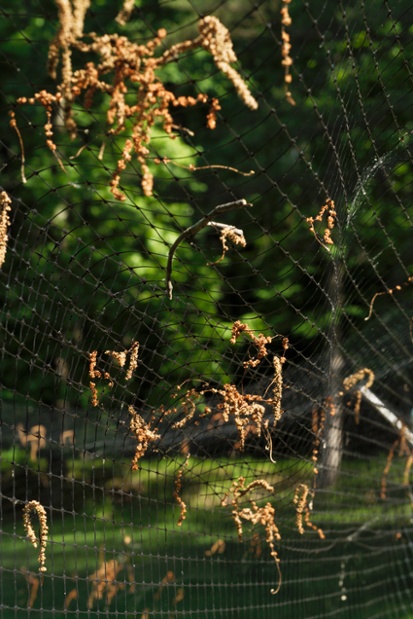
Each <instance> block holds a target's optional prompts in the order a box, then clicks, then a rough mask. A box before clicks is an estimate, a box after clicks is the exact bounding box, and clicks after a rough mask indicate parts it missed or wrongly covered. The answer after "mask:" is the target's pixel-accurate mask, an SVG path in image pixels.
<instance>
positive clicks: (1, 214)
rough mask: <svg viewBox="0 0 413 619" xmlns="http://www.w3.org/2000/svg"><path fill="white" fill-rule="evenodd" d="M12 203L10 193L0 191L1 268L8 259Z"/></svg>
mask: <svg viewBox="0 0 413 619" xmlns="http://www.w3.org/2000/svg"><path fill="white" fill-rule="evenodd" d="M10 205H11V199H10V198H9V196H8V194H7V193H6V192H5V191H0V268H1V267H2V266H3V264H4V261H5V259H6V252H7V243H8V240H9V235H8V230H9V226H10V217H9V212H10V211H11V206H10Z"/></svg>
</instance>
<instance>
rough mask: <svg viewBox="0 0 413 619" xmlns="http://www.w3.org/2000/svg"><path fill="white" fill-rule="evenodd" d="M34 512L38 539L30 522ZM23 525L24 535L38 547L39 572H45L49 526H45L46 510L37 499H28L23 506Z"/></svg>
mask: <svg viewBox="0 0 413 619" xmlns="http://www.w3.org/2000/svg"><path fill="white" fill-rule="evenodd" d="M32 512H35V513H36V514H37V517H38V519H39V539H37V536H36V533H35V532H34V529H33V526H32V523H31V514H32ZM23 526H24V529H25V531H26V535H27V537H28V538H29V541H30V542H31V544H32V545H33V547H34V548H37V547H39V558H38V561H39V565H40V567H39V572H47V567H46V565H45V563H46V546H47V536H48V533H49V527H48V526H47V515H46V510H45V508H44V507H43V505H42V504H41V503H39V501H29V502H28V503H26V505H25V506H24V508H23Z"/></svg>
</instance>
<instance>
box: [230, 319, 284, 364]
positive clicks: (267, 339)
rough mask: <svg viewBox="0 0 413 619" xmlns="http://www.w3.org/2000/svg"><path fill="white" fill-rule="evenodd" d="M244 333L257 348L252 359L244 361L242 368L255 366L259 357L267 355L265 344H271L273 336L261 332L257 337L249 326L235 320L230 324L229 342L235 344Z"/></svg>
mask: <svg viewBox="0 0 413 619" xmlns="http://www.w3.org/2000/svg"><path fill="white" fill-rule="evenodd" d="M243 333H245V334H246V335H248V337H249V338H250V339H251V341H252V342H253V344H255V346H256V347H257V349H258V352H257V356H256V357H255V358H254V359H249V360H248V361H244V363H243V366H244V368H247V367H256V366H257V365H258V364H259V363H261V359H263V358H264V357H266V356H267V355H268V350H267V348H266V345H267V344H271V342H272V340H273V338H272V337H271V336H265V335H263V334H262V333H260V334H259V336H258V337H257V336H256V335H255V333H254V331H253V330H252V329H250V328H249V326H248V325H247V324H244V323H243V322H241V321H240V320H236V321H235V322H234V324H233V325H232V329H231V339H230V342H231V344H235V343H236V341H237V339H238V338H239V337H240V336H241V335H242V334H243Z"/></svg>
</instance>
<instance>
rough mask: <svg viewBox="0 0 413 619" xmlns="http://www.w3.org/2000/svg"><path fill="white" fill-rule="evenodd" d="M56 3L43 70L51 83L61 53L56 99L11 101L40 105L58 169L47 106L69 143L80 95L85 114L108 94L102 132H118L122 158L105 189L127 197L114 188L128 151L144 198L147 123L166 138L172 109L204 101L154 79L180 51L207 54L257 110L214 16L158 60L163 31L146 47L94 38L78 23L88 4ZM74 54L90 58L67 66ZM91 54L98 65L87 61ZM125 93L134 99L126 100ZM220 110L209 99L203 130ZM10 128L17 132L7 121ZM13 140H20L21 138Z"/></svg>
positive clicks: (39, 96)
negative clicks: (55, 24) (57, 114)
mask: <svg viewBox="0 0 413 619" xmlns="http://www.w3.org/2000/svg"><path fill="white" fill-rule="evenodd" d="M56 4H57V8H58V17H59V22H60V28H59V31H58V32H57V34H56V36H55V38H54V40H53V41H52V43H51V45H50V49H49V73H50V75H51V76H52V77H53V78H54V79H56V77H57V68H58V65H59V61H60V52H61V65H62V66H61V81H60V84H58V86H57V90H56V93H55V94H53V93H48V92H46V91H41V92H39V93H36V94H35V95H34V97H32V98H30V99H27V98H26V97H22V98H20V99H18V101H17V102H18V103H19V104H25V103H29V104H32V105H33V104H35V103H40V104H41V105H42V106H43V107H44V108H45V110H46V117H47V122H46V125H45V135H46V138H47V145H48V147H49V148H50V150H51V151H52V152H53V153H54V154H55V155H56V157H57V158H58V161H59V164H61V160H60V158H59V157H58V155H57V149H56V145H55V143H54V141H53V127H52V111H53V106H54V107H55V108H58V109H60V110H61V111H62V113H63V117H64V122H65V126H66V129H67V130H68V132H69V134H70V135H71V137H72V138H74V137H75V136H76V133H77V123H76V120H75V118H74V115H73V106H74V103H75V101H76V100H77V99H79V98H80V97H81V96H83V98H84V106H85V108H86V109H90V108H91V106H92V105H93V100H94V97H95V95H96V93H99V92H101V93H103V94H104V95H107V96H108V97H109V102H108V109H107V115H106V118H107V124H108V126H109V129H108V132H107V133H108V135H112V136H116V135H123V136H124V138H125V141H124V144H123V147H122V149H121V156H120V158H119V160H118V162H117V165H116V169H115V171H114V172H113V174H112V179H111V181H110V188H111V191H112V193H113V195H114V196H115V198H117V199H118V200H125V199H126V196H125V194H124V193H123V191H122V190H121V189H120V188H119V185H120V180H121V175H122V173H123V171H124V170H125V168H126V166H127V164H128V162H129V161H130V160H131V159H132V156H133V154H134V155H135V158H136V160H137V162H138V163H139V165H140V168H141V174H142V181H141V185H142V189H143V192H144V194H145V195H147V196H151V195H152V194H153V176H152V173H151V171H150V169H149V167H148V163H147V162H148V158H149V154H150V151H149V147H150V142H151V131H152V128H153V127H154V125H155V124H156V123H160V124H161V126H162V129H163V131H164V132H165V134H166V135H167V136H169V137H171V138H172V137H174V134H173V130H174V129H175V128H176V125H175V124H174V122H173V117H172V109H173V108H175V107H178V106H180V107H193V106H195V105H197V104H199V103H204V104H205V103H208V101H209V97H208V95H206V94H204V93H198V94H197V95H196V96H195V97H192V96H179V97H177V96H176V95H175V94H174V93H173V92H172V91H170V90H168V89H167V88H166V87H165V85H164V84H163V82H162V80H161V78H160V77H159V76H158V74H157V71H158V70H159V69H161V68H162V67H163V66H164V65H166V64H168V63H170V62H173V61H175V60H176V59H177V58H178V56H179V55H181V54H182V53H186V52H188V51H189V50H193V49H197V48H203V49H205V50H207V51H208V52H209V53H210V54H211V55H212V58H213V60H214V62H215V64H216V66H217V67H218V69H219V70H220V71H222V72H223V73H224V75H225V76H226V77H227V78H228V79H229V80H231V82H232V83H233V85H234V87H235V89H236V91H237V93H238V95H239V96H240V97H241V99H242V100H243V101H244V103H245V104H246V105H247V106H248V107H249V108H251V109H253V110H254V109H256V108H257V107H258V104H257V102H256V100H255V99H254V97H253V96H252V95H251V93H250V91H249V89H248V87H247V85H246V83H245V82H244V80H243V79H242V77H241V75H240V74H239V73H238V72H237V71H236V70H235V69H233V67H232V66H231V63H235V62H236V61H237V57H236V55H235V52H234V50H233V47H232V42H231V38H230V35H229V32H228V30H227V29H226V28H225V26H223V24H221V22H220V21H219V20H218V19H217V18H216V17H212V16H207V17H204V18H202V19H201V20H200V21H199V36H198V37H196V38H195V39H192V40H187V41H183V42H181V43H177V44H175V45H172V46H171V47H169V48H168V49H166V51H164V53H163V54H162V55H160V56H159V57H155V56H154V54H155V51H156V49H157V48H158V47H159V46H160V45H161V43H162V42H163V41H164V39H165V37H166V34H167V33H166V30H165V29H163V28H162V29H160V30H158V32H157V35H156V36H155V37H154V38H153V39H152V40H150V41H148V42H147V43H146V45H139V44H137V43H135V42H133V41H130V40H129V39H128V38H127V37H126V36H121V35H118V34H104V35H102V36H99V35H97V34H96V33H94V32H91V33H89V34H88V35H84V33H83V28H84V19H85V14H86V11H87V9H88V7H89V5H90V0H56ZM132 9H133V3H132V2H130V1H129V0H126V1H125V2H124V5H123V7H122V10H121V11H120V13H119V14H118V16H117V21H118V23H120V24H124V23H125V22H126V20H127V19H128V17H129V16H130V13H131V10H132ZM87 41H89V42H87ZM74 50H76V51H77V52H78V53H79V52H80V53H81V54H84V55H87V57H88V58H89V57H90V58H91V60H87V61H86V62H85V63H84V65H83V67H81V68H79V69H77V70H74V69H73V67H72V52H73V51H74ZM96 56H97V57H98V59H99V60H98V61H95V60H94V59H95V58H96ZM131 95H134V101H132V102H131ZM219 109H220V103H219V100H218V99H217V98H212V100H211V101H210V110H209V113H208V115H207V125H208V127H209V128H210V129H214V128H215V126H216V117H217V111H218V110H219ZM12 124H13V127H14V128H15V129H16V130H17V131H18V129H17V126H16V123H15V119H14V116H13V117H12ZM129 125H130V127H129ZM18 135H19V133H18ZM19 139H20V141H21V136H20V135H19ZM22 153H23V151H22ZM22 158H24V157H23V155H22Z"/></svg>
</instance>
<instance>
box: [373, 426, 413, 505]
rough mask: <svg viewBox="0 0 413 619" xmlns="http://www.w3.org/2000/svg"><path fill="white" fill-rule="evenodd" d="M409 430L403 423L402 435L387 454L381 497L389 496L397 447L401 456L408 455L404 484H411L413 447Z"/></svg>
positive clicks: (383, 498)
mask: <svg viewBox="0 0 413 619" xmlns="http://www.w3.org/2000/svg"><path fill="white" fill-rule="evenodd" d="M407 431H408V428H407V427H406V425H404V424H403V426H402V429H401V430H400V435H399V436H398V437H397V439H396V440H395V441H394V443H393V445H392V446H391V448H390V451H389V453H388V455H387V459H386V466H385V467H384V471H383V475H382V478H381V489H380V498H381V499H382V500H385V499H386V497H387V478H388V475H389V472H390V468H391V465H392V462H393V458H394V454H395V452H396V449H397V448H398V454H399V457H403V456H405V457H406V465H405V468H404V473H403V485H405V486H408V485H409V475H410V469H411V467H412V465H413V449H411V448H410V447H409V445H408V440H407Z"/></svg>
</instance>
